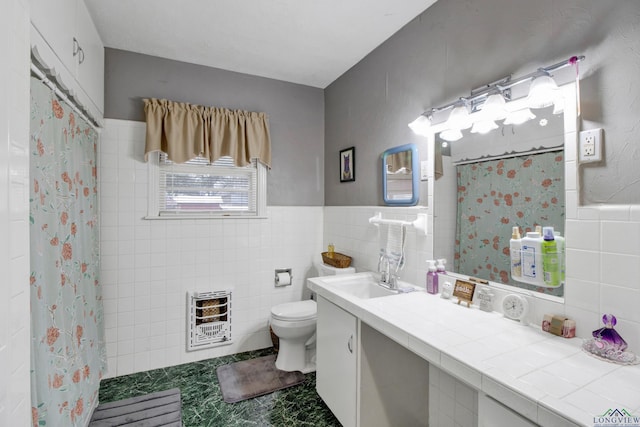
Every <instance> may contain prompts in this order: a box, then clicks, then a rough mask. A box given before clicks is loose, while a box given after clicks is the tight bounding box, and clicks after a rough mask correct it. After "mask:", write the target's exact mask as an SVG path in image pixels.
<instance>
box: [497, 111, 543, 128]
mask: <svg viewBox="0 0 640 427" xmlns="http://www.w3.org/2000/svg"><path fill="white" fill-rule="evenodd" d="M535 118H536V115H535V114H533V113H532V112H531V110H530V109H528V108H523V109H522V110H516V111H512V112H510V113H509V114H507V118H506V119H505V120H504V124H505V125H521V124H522V123H525V122H528V121H529V120H531V119H535Z"/></svg>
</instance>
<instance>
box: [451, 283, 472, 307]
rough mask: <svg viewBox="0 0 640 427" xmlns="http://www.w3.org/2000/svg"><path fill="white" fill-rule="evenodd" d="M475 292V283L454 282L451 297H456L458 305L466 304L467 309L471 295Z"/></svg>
mask: <svg viewBox="0 0 640 427" xmlns="http://www.w3.org/2000/svg"><path fill="white" fill-rule="evenodd" d="M475 290H476V285H475V283H471V282H465V281H464V280H456V284H455V286H454V287H453V296H454V297H458V304H460V303H461V302H464V303H466V304H467V307H469V306H470V305H471V300H473V293H474V292H475Z"/></svg>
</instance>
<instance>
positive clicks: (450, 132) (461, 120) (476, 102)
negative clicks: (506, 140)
mask: <svg viewBox="0 0 640 427" xmlns="http://www.w3.org/2000/svg"><path fill="white" fill-rule="evenodd" d="M583 60H584V56H582V55H580V56H572V57H571V58H569V59H567V60H565V61H562V62H558V63H557V64H553V65H550V66H547V67H543V68H538V69H537V70H536V71H534V72H532V73H529V74H527V75H525V76H522V77H520V78H517V79H512V78H511V76H507V77H504V78H503V79H500V80H498V81H495V82H493V83H489V84H487V85H485V86H482V87H480V88H478V89H475V90H473V91H472V92H471V95H470V96H469V97H467V98H459V99H457V100H456V101H453V102H450V103H449V104H446V105H443V106H441V107H437V108H430V109H429V110H427V111H425V112H424V113H422V114H421V115H420V116H419V117H418V118H417V119H416V120H414V121H413V122H411V123H410V124H409V127H410V128H411V129H412V130H413V131H414V132H415V133H416V134H418V135H423V136H427V135H429V134H430V133H431V132H432V129H433V128H434V127H436V128H437V129H438V130H439V131H440V137H441V138H442V139H445V140H447V141H457V140H458V139H460V138H462V136H463V135H462V132H461V130H463V129H468V128H470V127H471V126H472V125H473V128H474V129H472V132H489V131H490V130H492V129H495V128H497V127H498V126H497V125H496V123H495V121H496V120H502V119H504V120H505V121H504V124H521V123H524V122H526V121H528V120H531V119H534V118H535V117H536V116H535V114H533V112H531V110H530V108H543V107H547V106H550V105H553V106H554V111H553V112H554V114H560V113H562V112H563V110H564V105H563V103H562V96H561V91H560V90H559V88H558V86H557V84H556V82H555V81H554V80H553V78H552V77H551V73H552V72H554V71H556V70H560V69H562V68H565V67H568V66H575V68H576V78H577V75H578V66H577V65H578V62H580V61H583ZM527 82H530V85H531V86H530V89H529V94H528V95H527V96H526V97H523V98H522V100H523V101H525V105H526V107H528V108H518V109H517V110H516V111H509V104H510V103H511V102H510V101H512V98H511V89H512V88H514V87H515V86H517V85H520V84H522V83H527ZM544 93H546V95H544ZM500 98H502V101H504V104H503V108H502V109H503V112H502V113H498V112H497V111H499V109H500V108H499V105H498V104H501V101H500ZM490 100H491V101H490ZM518 101H520V100H518ZM485 108H486V109H485ZM449 109H451V112H450V113H449V117H448V118H447V119H446V121H444V122H442V121H441V120H440V121H434V117H437V114H438V113H440V112H443V111H445V110H449ZM482 110H485V112H484V114H477V113H479V112H482ZM476 122H478V124H477V125H475V123H476ZM480 122H482V123H480ZM492 123H493V125H492ZM494 126H495V127H494Z"/></svg>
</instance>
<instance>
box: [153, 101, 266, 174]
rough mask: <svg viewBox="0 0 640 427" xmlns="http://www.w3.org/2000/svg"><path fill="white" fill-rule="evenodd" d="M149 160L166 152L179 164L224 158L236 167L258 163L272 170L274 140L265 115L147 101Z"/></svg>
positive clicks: (179, 103) (170, 102)
mask: <svg viewBox="0 0 640 427" xmlns="http://www.w3.org/2000/svg"><path fill="white" fill-rule="evenodd" d="M144 112H145V116H146V121H147V134H146V147H145V160H146V159H147V155H148V154H149V153H151V152H153V151H162V152H164V153H166V154H167V157H168V158H169V159H170V160H171V161H173V162H175V163H184V162H186V161H188V160H191V159H193V158H194V157H205V158H208V159H209V160H210V161H211V162H214V161H215V160H217V159H219V158H220V157H223V156H230V157H232V158H233V160H234V162H235V164H236V166H246V165H248V164H249V163H251V159H258V160H259V161H261V162H262V163H264V164H265V165H266V166H268V167H271V137H270V135H269V121H268V118H267V115H266V114H265V113H255V112H249V111H241V110H235V111H234V110H228V109H226V108H216V107H203V106H199V105H191V104H186V103H181V102H174V101H168V100H166V99H154V98H151V99H145V100H144Z"/></svg>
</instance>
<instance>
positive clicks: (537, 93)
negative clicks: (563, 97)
mask: <svg viewBox="0 0 640 427" xmlns="http://www.w3.org/2000/svg"><path fill="white" fill-rule="evenodd" d="M558 90H559V89H558V85H556V82H555V81H554V80H553V79H552V78H551V77H549V76H539V77H536V78H535V79H533V81H532V82H531V86H530V87H529V95H528V96H527V105H528V106H529V108H544V107H548V106H550V105H551V104H553V101H554V100H555V99H556V97H557V93H558Z"/></svg>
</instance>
